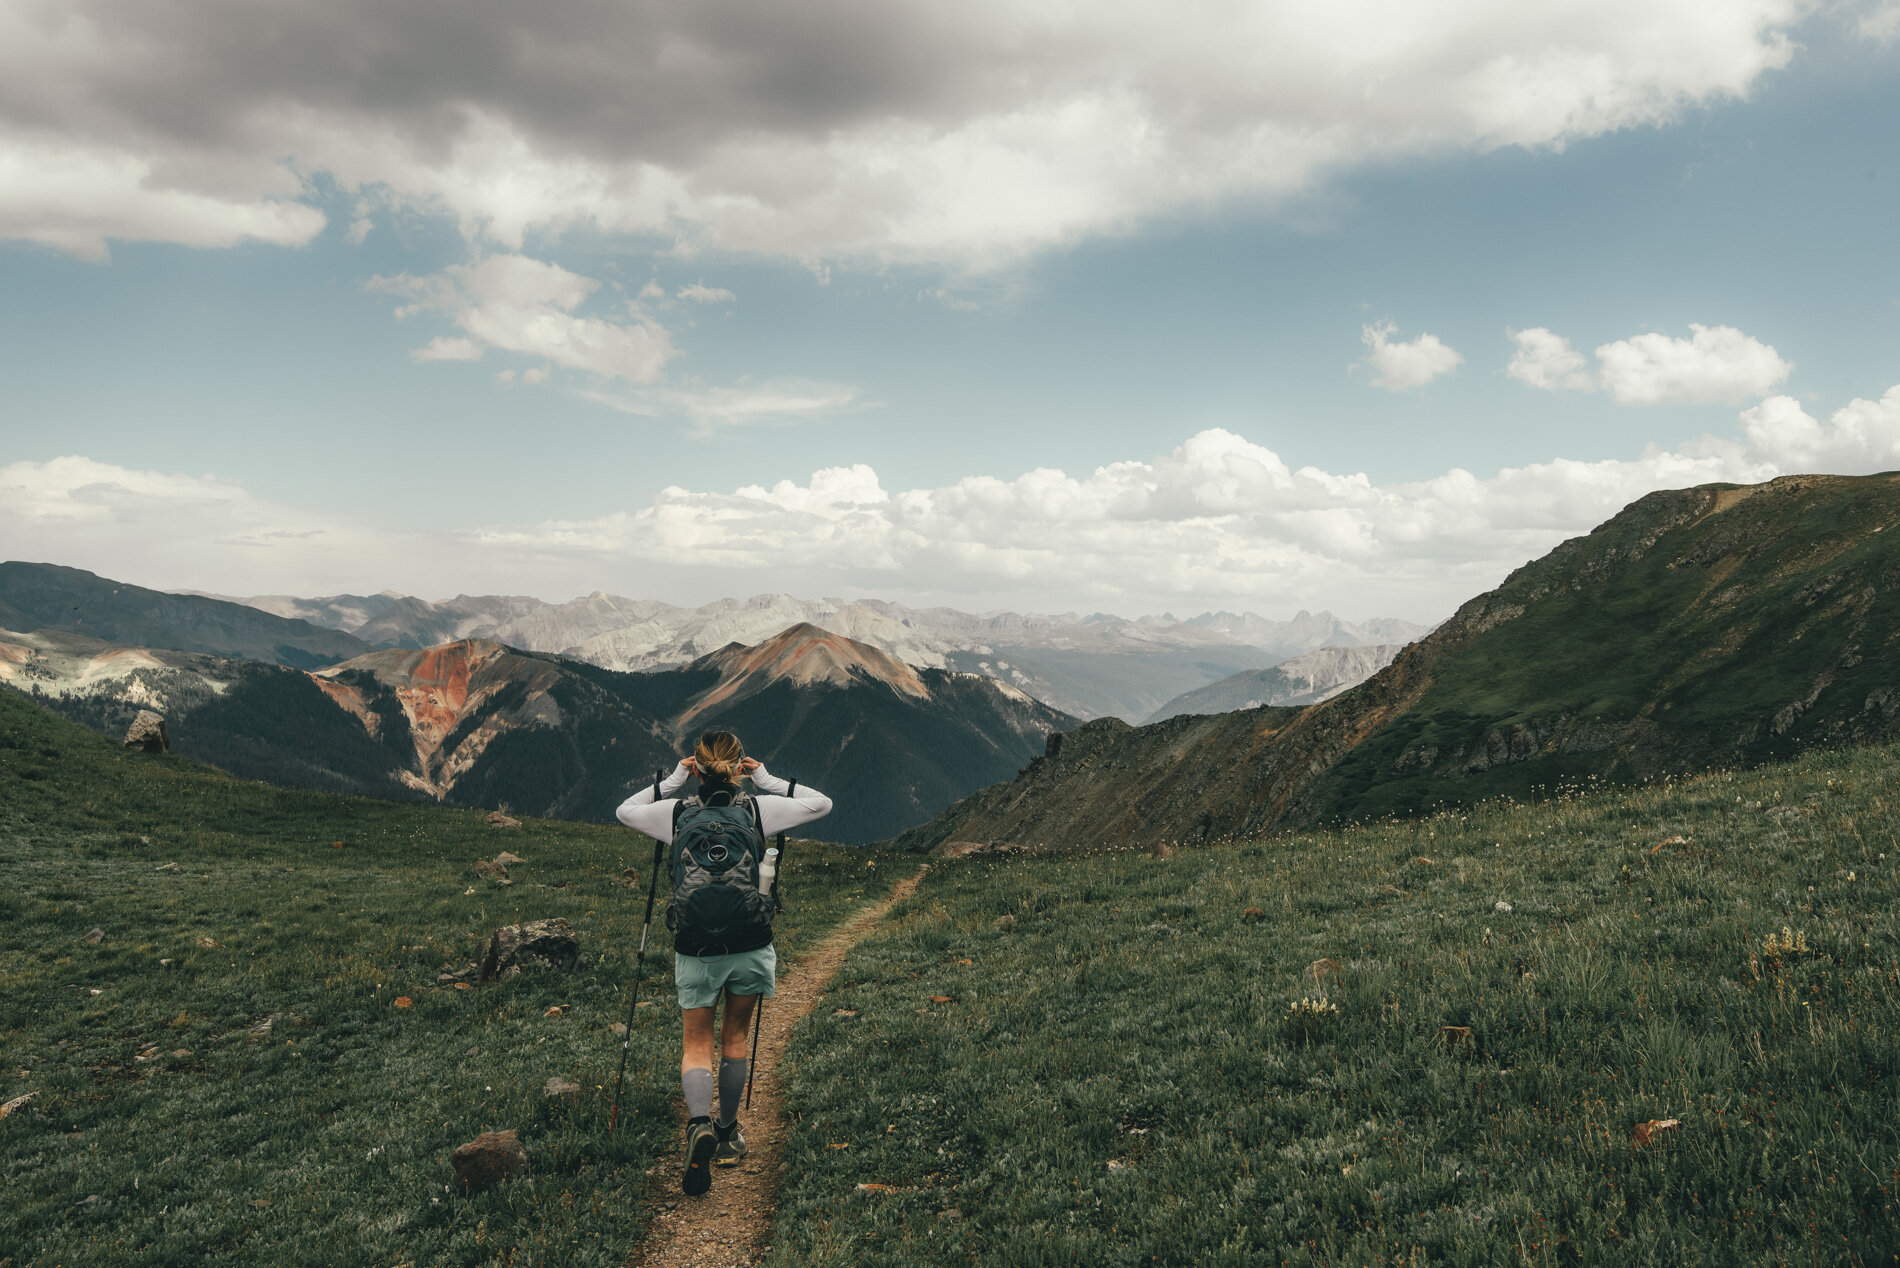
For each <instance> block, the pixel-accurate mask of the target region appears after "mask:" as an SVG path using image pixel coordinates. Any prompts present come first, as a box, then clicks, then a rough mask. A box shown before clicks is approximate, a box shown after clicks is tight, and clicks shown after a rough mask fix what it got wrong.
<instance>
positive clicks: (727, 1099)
mask: <svg viewBox="0 0 1900 1268" xmlns="http://www.w3.org/2000/svg"><path fill="white" fill-rule="evenodd" d="M751 1066H752V1062H751V1061H749V1060H747V1059H746V1058H745V1057H721V1058H719V1125H720V1126H721V1127H730V1126H732V1125H733V1123H735V1122H737V1121H738V1119H739V1102H740V1101H742V1100H744V1099H745V1075H746V1071H747V1070H748V1069H750V1068H751Z"/></svg>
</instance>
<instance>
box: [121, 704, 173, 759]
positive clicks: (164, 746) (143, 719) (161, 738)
mask: <svg viewBox="0 0 1900 1268" xmlns="http://www.w3.org/2000/svg"><path fill="white" fill-rule="evenodd" d="M125 746H126V747H127V748H135V749H138V750H139V751H140V752H142V753H169V752H170V751H171V747H172V746H171V737H170V736H168V735H167V734H166V733H165V719H163V718H161V717H159V716H158V715H157V714H156V713H153V712H152V711H151V710H150V709H140V710H139V714H138V716H137V717H136V718H133V719H132V725H131V726H129V727H127V728H126V729H125Z"/></svg>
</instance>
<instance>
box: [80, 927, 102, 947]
mask: <svg viewBox="0 0 1900 1268" xmlns="http://www.w3.org/2000/svg"><path fill="white" fill-rule="evenodd" d="M105 940H106V931H105V930H104V929H101V928H99V927H98V926H97V925H94V926H93V927H92V929H90V930H89V931H87V933H86V936H85V937H83V938H81V939H80V941H81V942H90V943H91V944H92V945H93V946H95V947H96V946H98V945H99V944H100V943H101V942H104V941H105Z"/></svg>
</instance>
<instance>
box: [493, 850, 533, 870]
mask: <svg viewBox="0 0 1900 1268" xmlns="http://www.w3.org/2000/svg"><path fill="white" fill-rule="evenodd" d="M527 861H528V860H526V859H524V858H522V857H520V856H519V855H515V854H510V853H508V851H506V850H503V851H502V852H501V853H500V854H497V855H496V856H495V862H496V863H498V864H500V865H501V866H502V867H513V866H514V865H515V864H517V863H526V862H527Z"/></svg>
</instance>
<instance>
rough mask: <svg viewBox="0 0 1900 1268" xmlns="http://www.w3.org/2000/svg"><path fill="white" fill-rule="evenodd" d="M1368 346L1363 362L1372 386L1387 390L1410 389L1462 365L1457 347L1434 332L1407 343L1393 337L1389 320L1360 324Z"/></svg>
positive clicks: (1392, 328)
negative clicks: (1369, 369)
mask: <svg viewBox="0 0 1900 1268" xmlns="http://www.w3.org/2000/svg"><path fill="white" fill-rule="evenodd" d="M1359 334H1360V338H1362V339H1363V340H1365V344H1366V347H1367V348H1368V349H1370V352H1368V353H1367V355H1366V359H1365V365H1367V366H1368V367H1370V368H1371V370H1372V372H1373V376H1372V385H1373V386H1374V387H1382V388H1384V389H1385V390H1386V391H1388V392H1410V391H1412V390H1414V389H1416V388H1421V387H1424V386H1425V385H1426V384H1427V383H1430V382H1431V381H1432V380H1433V379H1436V378H1440V377H1442V376H1444V375H1447V374H1450V373H1451V372H1452V371H1453V370H1456V369H1457V368H1458V367H1459V366H1461V365H1463V364H1464V360H1465V359H1464V357H1463V356H1462V355H1461V354H1460V353H1459V352H1458V351H1457V349H1455V348H1453V347H1451V346H1450V345H1448V344H1446V343H1444V342H1442V341H1441V340H1440V339H1439V338H1438V336H1437V335H1420V336H1419V337H1418V338H1416V339H1413V340H1411V341H1410V342H1401V341H1398V340H1395V339H1394V338H1393V336H1395V335H1396V334H1398V327H1396V326H1394V325H1393V324H1392V323H1391V322H1389V321H1384V322H1379V323H1378V324H1376V325H1372V326H1363V327H1361V328H1360V331H1359Z"/></svg>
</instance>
